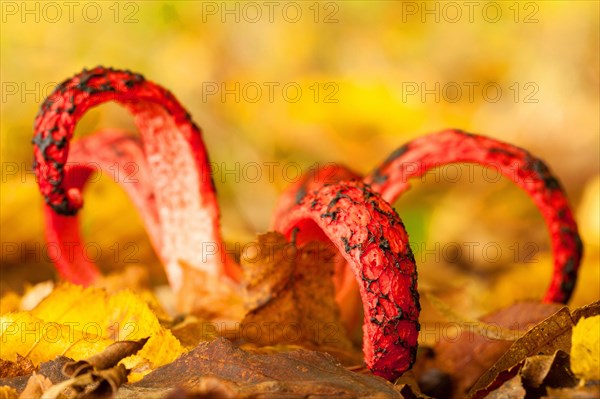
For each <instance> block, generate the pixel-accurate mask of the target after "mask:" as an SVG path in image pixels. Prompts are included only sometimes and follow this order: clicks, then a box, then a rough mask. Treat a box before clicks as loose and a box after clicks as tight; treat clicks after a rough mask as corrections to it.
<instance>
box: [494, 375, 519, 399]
mask: <svg viewBox="0 0 600 399" xmlns="http://www.w3.org/2000/svg"><path fill="white" fill-rule="evenodd" d="M526 394H527V391H525V388H523V382H522V380H521V375H520V374H517V375H516V376H514V377H513V378H511V379H509V380H508V381H505V382H504V383H503V384H502V385H500V387H499V388H498V389H496V390H494V391H492V392H490V393H489V395H488V396H486V399H524V398H525V395H526Z"/></svg>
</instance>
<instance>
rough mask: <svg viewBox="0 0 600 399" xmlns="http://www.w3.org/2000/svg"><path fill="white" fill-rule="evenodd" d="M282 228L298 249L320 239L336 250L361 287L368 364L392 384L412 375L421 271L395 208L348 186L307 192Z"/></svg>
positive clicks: (352, 184)
mask: <svg viewBox="0 0 600 399" xmlns="http://www.w3.org/2000/svg"><path fill="white" fill-rule="evenodd" d="M280 226H281V231H282V232H283V233H284V234H286V235H287V236H288V237H290V238H294V239H295V240H296V242H297V243H298V244H301V243H303V242H305V241H308V240H312V239H314V238H315V237H320V239H322V240H324V241H325V240H330V241H331V243H333V245H335V246H336V247H337V249H338V250H339V251H340V253H341V254H342V255H343V256H344V258H345V259H346V261H347V262H348V264H349V265H350V268H351V269H352V272H353V274H354V276H355V278H356V280H357V281H358V283H359V288H360V294H361V297H362V302H363V308H364V313H365V317H364V324H363V331H364V336H363V351H364V354H365V361H366V363H367V365H368V366H369V368H370V369H371V370H372V371H373V372H374V373H375V374H378V375H380V376H382V377H384V378H387V379H389V380H393V379H395V378H396V377H398V376H399V375H400V374H402V373H403V372H404V371H406V370H408V369H409V368H410V366H411V365H412V363H413V362H414V360H415V356H416V349H417V336H418V331H419V322H418V317H419V311H420V306H419V294H418V291H417V270H416V266H415V261H414V257H413V254H412V251H411V249H410V246H409V244H408V235H407V234H406V231H405V229H404V226H403V224H402V221H401V220H400V217H399V216H398V215H397V213H396V212H395V211H394V209H393V208H392V207H391V206H390V205H389V204H388V203H387V202H385V201H384V200H383V199H382V198H381V197H380V196H379V195H378V194H375V193H374V192H372V191H371V190H370V189H369V187H368V186H367V185H364V184H363V183H358V182H344V183H339V184H332V185H327V186H323V187H322V188H320V189H319V190H317V191H313V192H311V193H308V194H307V195H306V196H304V197H303V198H302V199H301V201H300V203H299V204H298V205H296V206H295V207H294V208H292V209H291V210H290V212H289V213H288V214H287V215H285V216H284V218H283V220H282V221H281V223H280Z"/></svg>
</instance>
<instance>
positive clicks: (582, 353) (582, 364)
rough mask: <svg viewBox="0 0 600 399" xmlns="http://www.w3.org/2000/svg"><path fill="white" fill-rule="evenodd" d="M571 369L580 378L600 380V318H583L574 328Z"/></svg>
mask: <svg viewBox="0 0 600 399" xmlns="http://www.w3.org/2000/svg"><path fill="white" fill-rule="evenodd" d="M571 368H572V369H573V372H574V373H575V374H576V375H577V376H578V377H580V378H584V379H586V380H596V381H598V380H600V316H592V317H588V318H585V317H582V318H581V319H579V321H578V322H577V324H576V325H575V327H573V336H572V347H571Z"/></svg>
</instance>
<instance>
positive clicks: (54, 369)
mask: <svg viewBox="0 0 600 399" xmlns="http://www.w3.org/2000/svg"><path fill="white" fill-rule="evenodd" d="M71 361H73V359H70V358H68V357H64V356H59V357H57V358H56V359H54V360H52V361H50V362H44V363H42V364H40V367H39V369H38V371H37V374H39V375H43V376H45V377H46V378H48V379H49V380H50V381H51V382H52V383H53V384H58V383H59V382H62V381H64V380H66V377H65V376H64V375H63V373H62V371H61V370H62V368H63V366H64V365H65V363H67V362H71ZM29 378H30V377H29V376H20V377H15V378H2V379H0V385H7V386H10V387H12V388H14V389H15V390H17V391H18V392H21V391H23V390H24V389H25V387H26V386H27V383H28V381H29Z"/></svg>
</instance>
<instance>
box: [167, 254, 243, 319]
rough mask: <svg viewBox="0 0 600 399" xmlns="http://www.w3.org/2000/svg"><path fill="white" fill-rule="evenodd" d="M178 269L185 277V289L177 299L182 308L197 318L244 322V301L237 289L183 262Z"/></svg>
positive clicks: (180, 291) (183, 278) (183, 288)
mask: <svg viewBox="0 0 600 399" xmlns="http://www.w3.org/2000/svg"><path fill="white" fill-rule="evenodd" d="M179 265H180V266H181V270H182V273H183V277H182V279H181V281H182V282H183V284H182V288H181V290H179V293H178V296H177V303H178V305H179V307H180V308H182V309H193V310H192V313H193V314H194V315H196V316H198V317H199V318H202V319H206V320H212V319H226V320H241V319H242V317H244V300H243V299H242V296H241V293H240V292H239V291H238V288H237V287H236V286H234V285H233V284H230V283H229V282H226V281H223V279H222V278H221V277H220V276H212V275H210V274H208V273H205V272H203V271H202V270H199V269H197V268H195V267H193V265H189V264H187V263H186V262H185V261H183V260H180V261H179Z"/></svg>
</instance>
